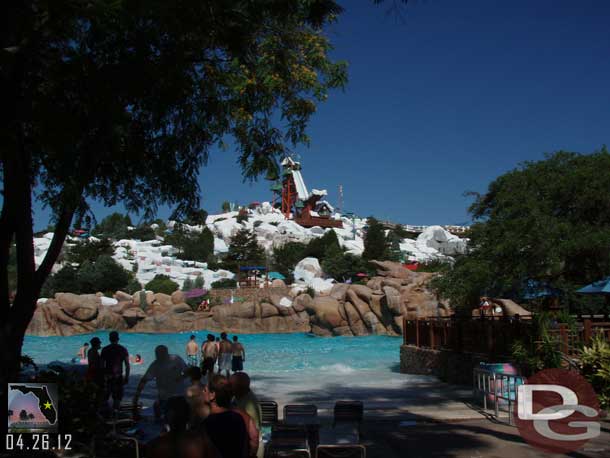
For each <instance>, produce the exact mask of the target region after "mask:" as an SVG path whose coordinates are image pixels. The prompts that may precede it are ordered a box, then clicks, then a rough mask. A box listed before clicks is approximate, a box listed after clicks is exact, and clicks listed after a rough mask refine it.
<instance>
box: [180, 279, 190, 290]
mask: <svg viewBox="0 0 610 458" xmlns="http://www.w3.org/2000/svg"><path fill="white" fill-rule="evenodd" d="M192 289H193V280H191V279H190V278H187V279H186V280H184V283H182V291H190V290H192Z"/></svg>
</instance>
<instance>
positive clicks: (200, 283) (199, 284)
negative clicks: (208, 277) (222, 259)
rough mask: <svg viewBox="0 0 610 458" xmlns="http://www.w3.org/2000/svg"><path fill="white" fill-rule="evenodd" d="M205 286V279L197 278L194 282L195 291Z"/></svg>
mask: <svg viewBox="0 0 610 458" xmlns="http://www.w3.org/2000/svg"><path fill="white" fill-rule="evenodd" d="M203 284H204V279H203V277H202V276H198V277H195V280H193V289H195V288H203Z"/></svg>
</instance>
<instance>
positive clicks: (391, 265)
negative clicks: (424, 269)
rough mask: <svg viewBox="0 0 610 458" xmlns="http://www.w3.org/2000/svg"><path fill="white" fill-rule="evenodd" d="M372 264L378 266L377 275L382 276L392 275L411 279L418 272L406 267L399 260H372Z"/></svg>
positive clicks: (392, 276)
mask: <svg viewBox="0 0 610 458" xmlns="http://www.w3.org/2000/svg"><path fill="white" fill-rule="evenodd" d="M370 262H371V264H373V265H375V266H377V275H379V276H381V277H391V278H398V279H401V280H402V279H405V280H410V279H411V278H413V277H414V276H415V275H416V274H415V272H411V271H410V270H409V269H407V268H406V267H404V266H403V265H402V264H401V263H399V262H394V261H370Z"/></svg>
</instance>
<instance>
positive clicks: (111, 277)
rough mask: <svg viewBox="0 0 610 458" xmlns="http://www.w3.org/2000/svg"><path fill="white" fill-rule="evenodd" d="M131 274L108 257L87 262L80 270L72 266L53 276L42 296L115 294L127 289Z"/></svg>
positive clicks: (47, 282)
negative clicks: (100, 292)
mask: <svg viewBox="0 0 610 458" xmlns="http://www.w3.org/2000/svg"><path fill="white" fill-rule="evenodd" d="M130 281H131V273H130V272H128V271H126V270H125V269H124V268H123V267H122V266H120V265H119V264H118V263H117V262H116V261H115V260H114V259H112V258H111V257H110V256H108V255H102V256H99V257H98V258H97V259H95V260H94V261H91V260H85V261H84V262H83V263H82V264H81V265H80V266H79V267H78V268H75V267H73V266H72V265H70V264H67V265H65V266H64V267H62V268H61V269H60V270H59V271H58V272H57V273H56V274H54V275H51V276H50V277H49V278H48V279H47V281H46V282H45V285H44V287H43V289H42V295H43V296H45V297H53V295H54V294H55V293H75V294H86V293H96V292H98V291H102V292H110V293H114V292H115V291H118V290H124V289H126V288H127V286H128V284H129V283H130Z"/></svg>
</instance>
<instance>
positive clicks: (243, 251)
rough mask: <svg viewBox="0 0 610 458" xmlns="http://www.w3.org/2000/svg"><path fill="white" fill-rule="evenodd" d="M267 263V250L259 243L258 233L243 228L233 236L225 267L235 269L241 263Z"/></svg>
mask: <svg viewBox="0 0 610 458" xmlns="http://www.w3.org/2000/svg"><path fill="white" fill-rule="evenodd" d="M264 263H265V251H264V250H263V248H262V247H261V246H260V245H259V244H258V241H257V240H256V235H255V234H254V233H253V232H252V231H250V230H248V229H241V230H239V231H237V233H235V235H234V236H233V237H231V242H230V244H229V251H228V252H227V256H226V258H225V260H224V267H225V268H226V269H227V270H231V271H234V270H236V269H237V267H238V266H239V265H246V264H247V265H258V264H264Z"/></svg>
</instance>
